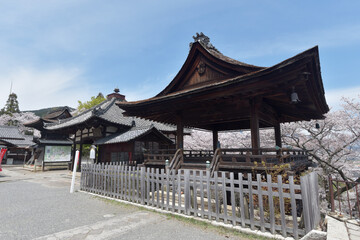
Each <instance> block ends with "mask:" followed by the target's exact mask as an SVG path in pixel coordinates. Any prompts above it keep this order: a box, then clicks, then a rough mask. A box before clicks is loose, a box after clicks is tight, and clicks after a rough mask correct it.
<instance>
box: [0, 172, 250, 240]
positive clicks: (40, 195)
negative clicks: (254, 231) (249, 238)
mask: <svg viewBox="0 0 360 240" xmlns="http://www.w3.org/2000/svg"><path fill="white" fill-rule="evenodd" d="M3 167H4V168H3V170H4V171H3V172H0V203H1V204H0V239H10V240H11V239H154V240H155V239H156V240H161V239H172V240H177V239H200V240H201V239H204V240H210V239H214V240H217V239H239V238H238V237H237V236H235V235H232V234H225V233H220V232H218V231H217V230H215V229H213V228H212V229H205V228H204V227H199V226H195V225H192V224H189V223H186V222H182V221H178V220H176V219H173V218H169V217H167V216H165V215H161V214H157V213H153V212H150V211H144V210H139V208H137V207H133V206H130V205H124V204H113V203H109V201H106V200H102V199H100V198H97V197H93V196H91V195H89V194H86V193H81V192H75V193H74V194H70V193H69V190H70V182H71V174H70V172H69V171H66V170H61V171H48V172H36V173H34V172H30V171H27V170H24V169H22V167H16V166H3ZM77 180H79V176H78V177H77ZM78 188H79V183H78V182H77V184H76V186H75V189H78ZM242 239H246V238H242Z"/></svg>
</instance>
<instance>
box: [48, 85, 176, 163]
mask: <svg viewBox="0 0 360 240" xmlns="http://www.w3.org/2000/svg"><path fill="white" fill-rule="evenodd" d="M120 102H126V100H125V96H124V95H122V94H120V93H119V89H117V88H116V89H115V90H114V93H111V94H109V95H107V100H105V101H104V102H102V103H100V104H98V105H97V106H94V107H92V108H91V109H88V110H86V111H84V112H82V113H80V114H79V115H76V116H73V117H70V118H66V119H60V120H59V121H58V122H53V123H45V124H44V129H45V130H46V131H48V132H49V133H51V134H59V135H67V136H69V138H70V139H71V140H72V143H73V146H77V147H73V149H75V148H78V149H79V150H80V152H81V153H82V154H81V156H80V162H81V159H82V158H84V157H85V158H87V156H86V154H85V151H84V146H87V147H88V146H89V145H96V146H97V158H96V162H126V163H128V164H130V165H133V164H141V163H142V162H143V160H144V153H146V152H147V151H148V150H150V151H152V152H156V151H158V150H159V149H174V148H175V138H176V127H174V126H172V125H169V124H162V123H158V122H155V121H151V120H145V119H142V118H138V117H126V116H124V115H123V112H124V110H122V109H121V108H119V107H118V106H117V105H116V104H117V103H120ZM72 156H73V157H72V159H74V156H75V152H74V151H73V152H72Z"/></svg>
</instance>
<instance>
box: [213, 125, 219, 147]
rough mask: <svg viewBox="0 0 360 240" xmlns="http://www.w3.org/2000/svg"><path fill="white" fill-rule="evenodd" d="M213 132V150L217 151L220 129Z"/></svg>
mask: <svg viewBox="0 0 360 240" xmlns="http://www.w3.org/2000/svg"><path fill="white" fill-rule="evenodd" d="M212 133H213V150H214V152H215V150H216V149H217V145H218V141H219V136H218V131H217V130H213V131H212Z"/></svg>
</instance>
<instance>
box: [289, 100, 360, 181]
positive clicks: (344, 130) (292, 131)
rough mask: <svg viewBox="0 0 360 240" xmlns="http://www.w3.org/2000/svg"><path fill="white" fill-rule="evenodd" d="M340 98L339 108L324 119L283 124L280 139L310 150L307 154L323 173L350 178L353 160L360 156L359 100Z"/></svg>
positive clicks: (344, 178)
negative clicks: (341, 102) (359, 148)
mask: <svg viewBox="0 0 360 240" xmlns="http://www.w3.org/2000/svg"><path fill="white" fill-rule="evenodd" d="M342 101H343V104H342V108H341V109H340V110H336V111H330V112H329V113H328V114H326V118H325V119H324V120H320V121H315V120H313V121H309V122H306V121H303V122H297V123H290V124H284V125H283V126H282V135H283V136H282V140H283V141H284V143H285V144H288V145H290V146H293V147H296V148H300V149H303V150H310V151H309V155H310V156H311V157H312V158H313V160H315V161H316V162H317V163H318V166H319V167H321V169H322V170H323V171H324V174H325V175H328V174H336V175H338V176H340V177H341V178H342V179H343V180H351V177H352V176H351V173H350V170H351V169H352V163H353V160H354V159H355V160H356V159H359V158H360V152H359V150H358V146H359V141H360V102H359V99H357V100H356V99H348V98H343V99H342ZM357 181H360V179H359V178H358V179H357Z"/></svg>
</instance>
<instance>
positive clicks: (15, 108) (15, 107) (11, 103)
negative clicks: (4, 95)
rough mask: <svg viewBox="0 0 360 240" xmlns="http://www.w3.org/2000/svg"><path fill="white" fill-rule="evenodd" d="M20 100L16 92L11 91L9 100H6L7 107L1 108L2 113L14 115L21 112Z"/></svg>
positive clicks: (0, 113) (0, 112)
mask: <svg viewBox="0 0 360 240" xmlns="http://www.w3.org/2000/svg"><path fill="white" fill-rule="evenodd" d="M19 112H20V109H19V102H18V100H17V95H16V94H15V93H10V95H9V98H8V100H7V101H6V104H5V107H4V108H3V109H1V111H0V115H2V114H8V115H12V114H13V113H19Z"/></svg>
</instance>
